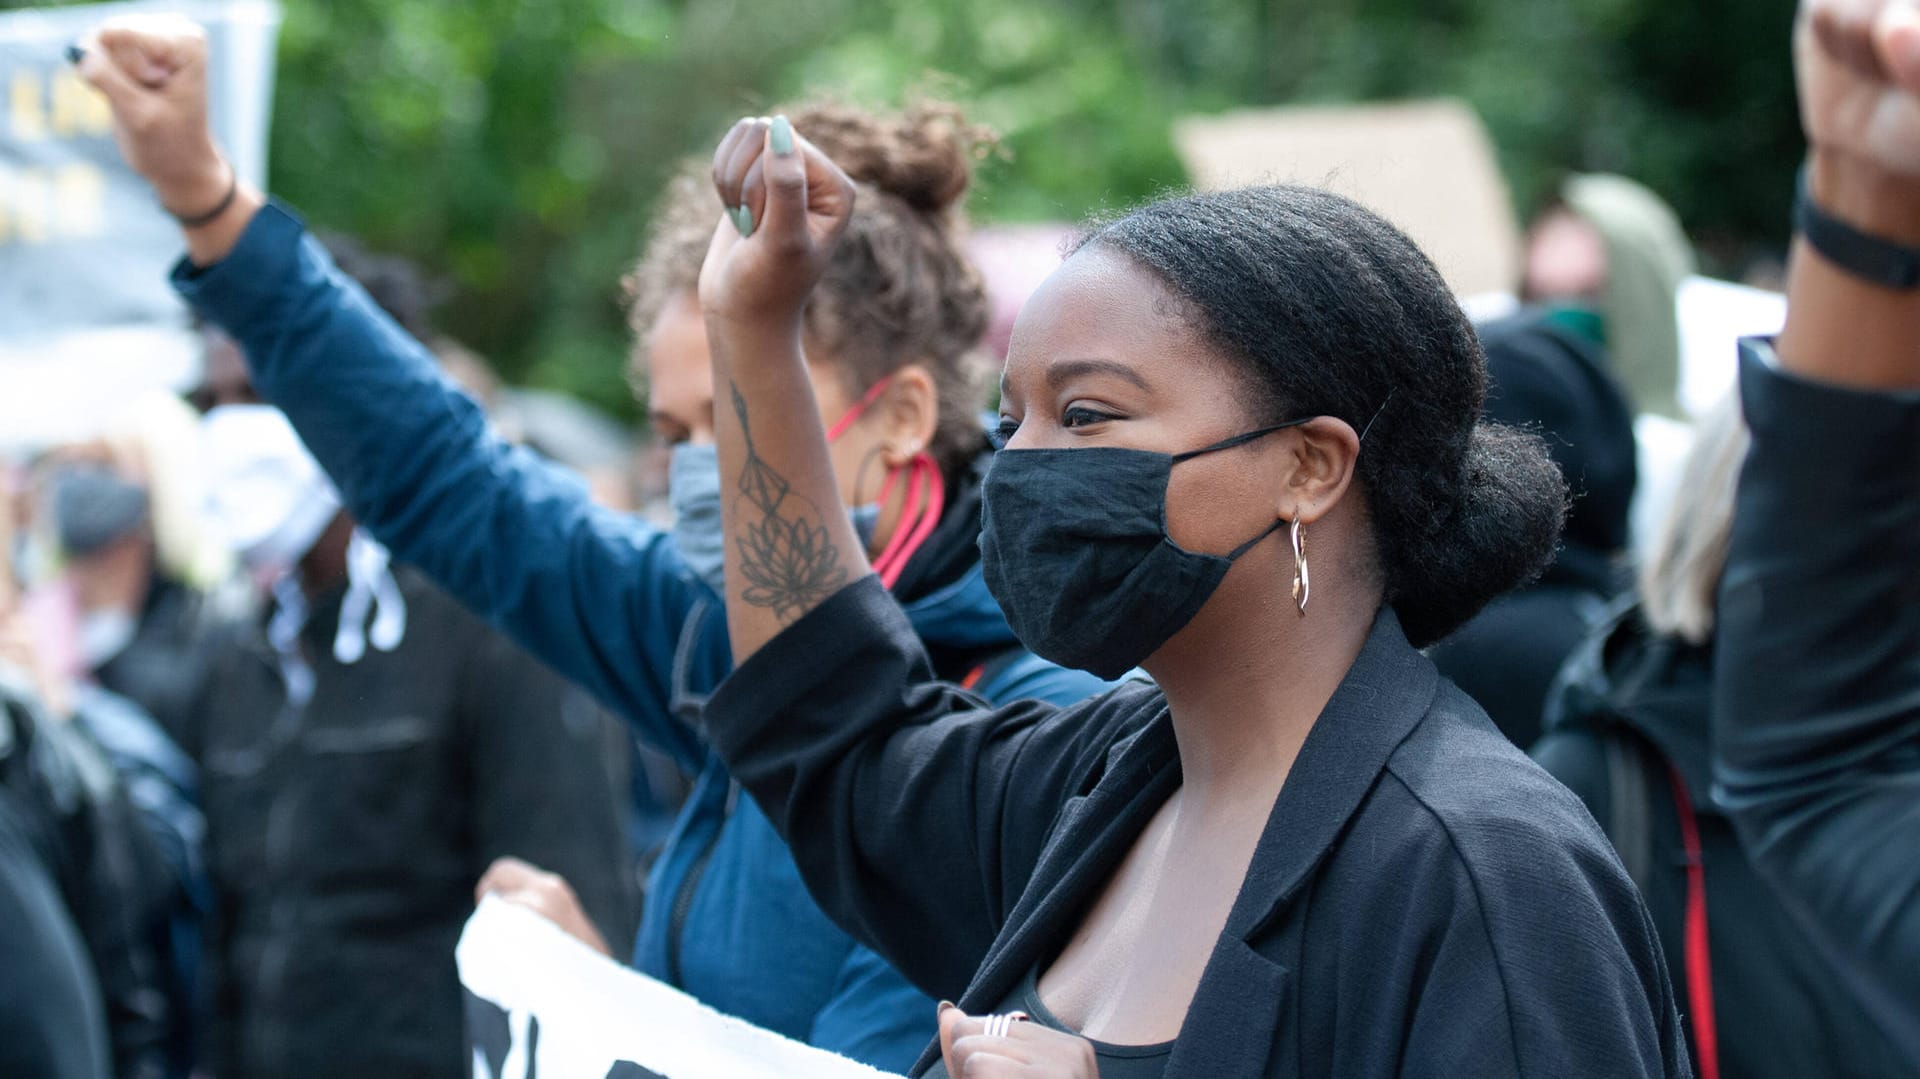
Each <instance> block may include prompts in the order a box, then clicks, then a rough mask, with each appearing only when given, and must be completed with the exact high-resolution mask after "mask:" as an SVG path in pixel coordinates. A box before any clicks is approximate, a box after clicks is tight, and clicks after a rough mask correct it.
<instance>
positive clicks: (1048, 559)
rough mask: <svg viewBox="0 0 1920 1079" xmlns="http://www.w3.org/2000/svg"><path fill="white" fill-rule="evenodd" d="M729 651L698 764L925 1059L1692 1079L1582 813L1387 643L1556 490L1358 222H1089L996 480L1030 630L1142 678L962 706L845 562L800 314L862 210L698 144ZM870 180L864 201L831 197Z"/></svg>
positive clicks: (1410, 657)
mask: <svg viewBox="0 0 1920 1079" xmlns="http://www.w3.org/2000/svg"><path fill="white" fill-rule="evenodd" d="M714 175H715V180H716V184H717V187H718V189H719V192H720V196H721V200H722V202H723V203H724V204H725V205H726V206H727V207H728V208H729V209H732V208H736V207H742V206H744V207H746V208H747V210H749V211H750V212H751V214H752V220H753V221H754V222H755V223H756V226H757V227H756V228H755V229H754V230H753V232H752V235H751V236H750V237H748V238H745V239H742V238H741V236H740V234H739V233H738V232H736V231H734V229H733V227H732V226H731V225H728V226H726V227H724V228H721V229H719V230H717V231H716V232H715V236H714V241H713V246H712V249H711V251H710V253H709V256H708V259H707V263H706V267H705V269H704V271H703V274H702V280H701V286H700V296H701V300H702V303H703V305H704V307H705V311H706V317H707V324H708V330H709V337H710V339H711V342H712V345H713V360H714V386H715V389H716V397H717V398H718V399H719V400H720V401H721V402H722V404H721V407H720V408H719V409H717V412H718V417H717V418H718V424H717V438H718V444H719V457H720V469H721V478H722V485H723V488H724V489H725V490H727V491H729V492H730V493H731V497H730V498H728V499H727V501H726V502H725V503H724V504H723V511H724V515H725V520H726V531H727V534H728V537H729V544H728V547H727V557H728V559H729V562H728V571H727V585H728V589H729V592H730V594H729V595H728V597H727V605H726V606H727V617H728V625H729V632H730V635H731V638H732V643H733V651H734V655H735V656H736V657H739V659H740V661H741V662H740V666H739V667H738V669H737V670H736V672H735V674H734V675H733V676H732V678H731V679H730V680H729V681H728V682H726V683H725V684H723V685H722V687H721V688H720V690H719V691H718V692H717V693H716V694H715V696H714V698H713V700H712V701H711V702H710V704H709V707H708V709H707V711H706V714H705V718H706V726H707V729H708V730H709V731H710V732H711V734H712V735H713V737H714V739H715V741H716V744H717V746H718V748H719V751H720V752H721V754H722V755H723V756H724V757H726V758H727V759H728V760H729V761H730V763H731V764H732V766H733V768H734V772H735V775H737V776H738V777H740V779H741V780H742V782H743V783H744V784H745V785H746V786H747V788H748V789H749V790H750V791H751V792H752V793H753V795H754V796H755V797H756V798H758V799H759V800H760V802H761V804H762V805H763V807H764V808H765V810H766V812H767V814H768V816H769V817H770V818H771V819H772V820H773V822H774V823H775V825H776V826H777V827H779V828H780V829H781V830H782V831H783V832H784V833H785V834H786V835H787V836H788V837H789V840H790V842H791V844H792V847H793V850H794V853H795V855H796V857H797V859H798V861H799V864H800V866H801V869H802V872H803V873H804V874H805V875H806V876H807V879H808V882H809V884H810V885H811V887H812V888H813V890H814V892H815V893H816V895H817V896H818V897H819V898H820V899H821V901H822V903H823V904H824V905H825V906H826V908H827V909H828V910H829V911H831V912H833V913H834V914H835V915H836V916H837V918H838V919H839V920H840V921H841V922H842V923H843V924H845V925H847V926H848V927H849V928H851V929H852V930H853V931H854V932H855V933H856V934H857V935H859V936H860V937H862V938H863V939H865V940H867V941H869V942H871V943H872V944H873V945H874V946H875V947H876V948H877V949H878V950H879V951H880V952H881V953H882V954H884V955H886V956H888V957H889V958H890V959H892V960H893V961H894V962H895V963H896V964H898V965H899V966H900V967H901V969H903V970H905V971H907V972H908V973H909V975H910V976H911V977H913V978H915V979H916V980H917V981H918V982H920V984H923V985H927V986H932V987H938V988H941V989H943V990H946V991H949V992H951V993H953V994H957V995H958V999H959V1001H960V1006H959V1007H957V1008H943V1009H942V1017H941V1036H940V1040H939V1043H938V1044H937V1045H935V1046H930V1047H929V1049H928V1051H927V1053H926V1054H924V1055H923V1056H922V1058H921V1061H920V1063H919V1065H918V1066H917V1067H916V1069H915V1071H914V1072H913V1074H915V1075H936V1076H937V1075H948V1074H950V1075H954V1076H959V1075H962V1074H965V1075H1022V1076H1043V1075H1044V1076H1093V1075H1099V1076H1105V1077H1107V1079H1113V1077H1115V1076H1195V1077H1201V1076H1204V1077H1207V1079H1222V1077H1234V1076H1254V1075H1289V1076H1291V1075H1341V1076H1375V1075H1446V1076H1458V1075H1473V1076H1502V1075H1516V1076H1517V1075H1529V1076H1544V1075H1606V1076H1653V1075H1660V1076H1667V1075H1685V1074H1686V1073H1687V1064H1686V1054H1685V1048H1684V1046H1683V1044H1682V1038H1681V1031H1680V1027H1679V1024H1678V1019H1677V1016H1676V1012H1675V1008H1674V1001H1673V997H1672V993H1671V990H1670V988H1669V986H1668V983H1667V978H1666V974H1665V971H1664V967H1663V965H1662V962H1661V957H1660V950H1659V945H1658V942H1657V940H1656V939H1655V936H1654V933H1653V930H1652V927H1651V925H1650V923H1649V920H1648V918H1647V915H1646V911H1645V908H1644V907H1643V906H1642V904H1641V902H1640V900H1639V897H1638V895H1637V893H1636V892H1635V890H1634V887H1633V885H1632V883H1631V882H1630V881H1629V880H1628V878H1627V877H1626V875H1625V874H1624V873H1623V872H1622V871H1621V869H1620V867H1619V864H1618V862H1617V861H1616V860H1615V859H1614V856H1613V854H1612V853H1611V851H1610V850H1609V848H1608V846H1607V843H1606V840H1605V839H1604V837H1603V836H1602V835H1601V833H1600V831H1599V829H1598V828H1597V827H1596V826H1595V825H1594V823H1593V821H1592V819H1591V818H1590V817H1589V816H1588V815H1587V813H1586V812H1585V811H1584V810H1583V809H1582V808H1581V807H1580V805H1579V803H1578V802H1577V801H1576V800H1575V799H1574V798H1573V797H1572V795H1570V794H1569V793H1568V792H1567V791H1566V790H1565V789H1564V788H1562V787H1560V786H1559V785H1558V784H1556V783H1554V782H1553V781H1552V780H1551V779H1549V778H1548V777H1547V776H1546V775H1545V774H1544V773H1542V772H1541V771H1540V770H1539V769H1538V768H1537V767H1535V766H1534V765H1533V764H1531V763H1530V762H1529V761H1527V760H1526V758H1525V757H1524V756H1522V755H1521V753H1520V752H1519V751H1518V750H1516V749H1514V748H1513V747H1512V746H1510V745H1509V744H1507V742H1506V740H1505V739H1503V738H1502V737H1501V736H1500V734H1499V732H1497V731H1496V730H1495V729H1494V728H1493V726H1492V725H1491V724H1490V723H1489V722H1488V721H1487V719H1486V717H1485V715H1484V714H1483V713H1482V712H1481V711H1480V709H1479V708H1478V707H1477V706H1475V705H1474V704H1473V702H1472V701H1470V700H1469V699H1467V698H1466V697H1465V696H1464V695H1463V694H1461V693H1460V692H1459V691H1458V690H1456V689H1454V688H1453V687H1452V686H1451V685H1450V684H1448V683H1446V682H1444V681H1443V680H1442V679H1440V677H1439V676H1438V675H1437V674H1436V673H1435V672H1434V670H1433V667H1432V665H1431V664H1429V663H1428V661H1427V660H1426V659H1424V658H1423V657H1422V656H1421V655H1420V654H1419V652H1418V651H1416V647H1417V646H1419V645H1423V644H1425V643H1428V642H1430V641H1432V640H1434V639H1436V638H1437V637H1439V636H1441V635H1442V634H1444V633H1446V632H1447V631H1448V630H1449V629H1451V628H1452V627H1454V626H1456V625H1458V624H1459V623H1460V622H1461V621H1462V620H1464V619H1465V618H1467V617H1468V616H1469V615H1471V614H1472V613H1473V612H1474V611H1475V610H1476V609H1477V608H1478V607H1479V606H1480V605H1481V604H1482V603H1484V602H1485V601H1486V600H1487V599H1488V598H1489V597H1491V596H1493V595H1495V594H1497V593H1498V592H1500V591H1502V590H1504V589H1506V588H1509V587H1512V586H1513V585H1515V584H1517V583H1519V582H1521V581H1523V580H1525V579H1526V578H1528V577H1529V576H1530V575H1532V574H1534V573H1536V572H1538V571H1539V569H1540V568H1541V567H1542V566H1543V565H1544V564H1545V563H1546V562H1547V560H1548V559H1549V557H1550V555H1551V552H1552V550H1553V545H1554V539H1555V535H1556V533H1557V531H1558V527H1559V522H1560V517H1561V514H1562V510H1563V504H1564V487H1563V485H1562V483H1561V482H1560V479H1559V477H1558V474H1557V473H1556V471H1555V470H1554V469H1553V467H1552V465H1551V464H1550V463H1549V461H1548V459H1547V457H1546V455H1545V453H1544V451H1543V450H1542V448H1541V447H1540V446H1539V445H1538V444H1537V443H1536V442H1535V441H1534V440H1532V439H1531V438H1528V437H1526V436H1522V435H1520V434H1518V433H1516V432H1514V431H1511V430H1506V429H1502V428H1498V427H1494V426H1489V425H1484V424H1480V423H1478V422H1477V418H1478V416H1479V414H1480V406H1481V398H1482V396H1483V393H1484V386H1485V364H1484V360H1483V358H1482V355H1481V352H1480V347H1479V345H1478V342H1477V340H1476V339H1475V337H1474V334H1473V331H1472V330H1471V329H1470V328H1469V326H1468V324H1467V321H1466V319H1465V318H1464V317H1463V316H1462V314H1461V313H1460V311H1459V309H1458V307H1457V306H1456V304H1455V303H1454V301H1453V299H1452V297H1451V296H1450V294H1449V293H1448V291H1447V289H1446V287H1445V285H1444V284H1443V283H1442V281H1441V279H1440V277H1439V275H1438V274H1437V273H1436V272H1435V270H1434V268H1433V267H1432V265H1431V264H1430V263H1429V262H1428V261H1427V260H1426V258H1425V257H1423V256H1422V255H1421V253H1420V252H1419V251H1418V249H1416V248H1415V247H1414V246H1413V244H1412V243H1411V242H1409V241H1408V240H1407V239H1406V238H1405V237H1404V236H1402V235H1401V234H1400V233H1398V232H1397V231H1395V230H1394V229H1393V228H1392V227H1391V226H1389V225H1387V224H1386V223H1384V222H1382V221H1381V220H1379V219H1378V218H1377V217H1375V216H1374V215H1372V214H1370V213H1368V212H1367V211H1365V210H1363V209H1361V208H1360V207H1358V206H1356V205H1354V204H1352V203H1350V202H1348V201H1346V200H1344V199H1341V198H1339V197H1337V196H1333V195H1329V194H1326V193H1323V192H1318V191H1313V190H1309V189H1304V188H1292V187H1266V188H1255V189H1249V190H1244V191H1236V192H1230V193H1226V194H1218V195H1205V196H1196V197H1190V198H1183V199H1176V200H1170V201H1166V202H1160V203H1156V204H1153V205H1149V206H1146V207H1144V208H1141V209H1139V210H1136V211H1134V212H1133V213H1131V214H1129V215H1127V216H1126V217H1123V218H1121V219H1119V220H1117V221H1115V222H1113V223H1111V224H1108V225H1105V226H1104V227H1101V228H1099V229H1097V230H1096V231H1094V232H1093V233H1092V234H1091V235H1090V236H1089V237H1088V238H1087V239H1086V240H1085V241H1084V242H1083V243H1082V244H1081V246H1080V247H1079V249H1078V250H1077V251H1076V252H1075V253H1074V254H1072V255H1071V256H1070V257H1069V258H1068V259H1067V260H1066V262H1065V263H1064V264H1063V265H1062V266H1061V268H1060V269H1059V270H1058V271H1056V272H1055V273H1054V275H1053V276H1052V277H1051V278H1050V279H1049V280H1048V282H1047V283H1046V284H1045V285H1044V286H1043V287H1042V288H1041V290H1040V291H1039V292H1038V293H1037V294H1036V295H1035V296H1034V298H1033V299H1032V300H1031V301H1030V302H1029V303H1028V305H1027V307H1026V310H1025V311H1024V312H1022V314H1021V316H1020V321H1019V323H1018V325H1017V326H1016V328H1015V331H1014V336H1013V345H1012V352H1011V355H1010V357H1009V359H1008V364H1007V369H1006V373H1005V378H1004V381H1003V391H1004V392H1003V399H1002V404H1001V416H1002V424H1001V429H1002V434H1003V435H1004V436H1005V438H1006V440H1007V448H1006V449H1005V450H1003V451H1002V452H1001V453H1000V454H999V455H997V457H996V459H995V463H994V465H993V468H992V471H991V472H990V473H989V475H988V478H987V481H986V485H985V492H984V501H985V506H984V514H983V519H982V521H983V526H982V527H983V531H982V535H981V550H982V554H983V556H984V559H985V566H986V574H987V580H988V583H989V584H990V586H991V587H992V588H993V591H994V594H995V596H996V598H997V599H998V600H999V601H1000V603H1001V605H1002V608H1003V609H1004V610H1005V611H1006V612H1007V615H1008V618H1009V620H1010V621H1011V622H1012V624H1013V627H1014V629H1015V631H1016V632H1017V633H1018V634H1019V635H1020V637H1021V639H1022V640H1023V641H1024V642H1025V643H1026V644H1027V645H1028V646H1029V647H1031V648H1033V649H1034V650H1035V651H1036V652H1038V653H1039V654H1040V655H1042V656H1045V657H1047V658H1050V659H1053V660H1055V661H1057V662H1060V663H1063V664H1067V665H1070V666H1078V667H1083V668H1085V669H1088V670H1091V671H1094V672H1095V673H1105V674H1112V673H1114V672H1118V671H1121V670H1125V669H1126V668H1128V667H1131V666H1133V665H1135V664H1138V665H1140V666H1142V667H1144V668H1145V669H1146V670H1147V672H1148V673H1150V674H1152V675H1153V676H1154V678H1155V679H1156V681H1157V682H1158V685H1157V686H1147V685H1142V684H1134V685H1128V686H1124V687H1122V688H1120V689H1116V690H1114V691H1112V692H1110V693H1108V694H1107V695H1105V696H1103V697H1100V698H1096V699H1095V700H1093V701H1090V702H1087V703H1085V704H1081V705H1076V706H1071V707H1068V708H1064V709H1062V708H1055V707H1049V706H1045V705H1040V704H1034V703H1026V704H1019V705H1013V706H1008V707H1002V708H998V709H991V708H988V707H986V706H984V705H983V704H981V703H980V702H979V701H978V700H976V699H974V698H972V697H970V696H968V695H967V694H965V693H962V692H958V691H956V690H954V689H952V688H950V687H946V686H942V685H940V684H938V683H935V682H933V681H932V676H931V674H930V671H929V668H928V665H927V662H926V660H925V658H924V657H923V656H922V654H921V651H920V648H919V645H918V644H917V643H916V642H915V640H914V638H913V634H912V631H911V628H910V627H909V625H908V624H907V623H906V622H905V621H904V620H903V619H902V617H901V615H900V612H899V610H898V608H897V607H896V606H895V604H894V603H893V601H892V600H891V599H890V598H889V597H888V596H887V594H886V592H885V591H884V590H883V589H882V588H881V587H880V586H879V585H878V583H876V582H875V580H874V579H873V578H872V577H870V576H869V575H868V568H867V566H866V563H865V560H864V558H863V556H862V554H861V548H860V544H859V542H858V538H857V536H856V535H855V534H854V532H853V529H852V527H851V525H849V524H848V522H847V521H846V519H845V516H844V515H843V514H839V513H836V512H834V511H833V508H832V507H833V506H834V488H833V480H832V470H831V468H830V465H829V458H828V454H827V450H826V442H825V438H824V434H823V431H822V429H821V425H820V422H819V417H818V413H817V411H816V410H815V409H814V408H812V407H810V406H809V404H808V403H807V402H808V396H807V395H808V386H807V380H806V374H805V367H804V362H803V356H802V344H803V334H802V324H801V320H800V312H801V310H802V309H803V307H804V304H805V302H806V297H807V295H808V293H809V291H810V289H811V288H812V286H813V282H814V281H815V280H816V279H817V278H818V276H819V274H820V272H821V269H822V267H824V266H825V265H826V263H827V260H828V257H829V255H830V253H831V252H832V250H833V249H834V244H835V241H836V239H837V237H838V235H839V233H840V231H841V230H842V229H843V228H844V227H845V225H846V223H847V221H848V219H849V217H850V216H851V215H852V214H855V213H857V212H858V211H857V210H856V209H855V207H854V205H853V203H854V191H853V188H852V186H851V185H850V184H849V182H848V181H847V180H846V178H845V176H844V175H842V174H841V173H840V171H839V170H838V169H837V168H836V167H835V166H834V164H833V163H832V162H831V161H830V160H828V159H827V158H826V157H825V156H823V155H821V154H820V153H819V152H818V151H817V150H816V149H814V148H813V147H812V146H811V145H810V144H808V143H807V142H806V141H805V140H804V139H803V138H801V137H800V136H799V135H797V134H796V133H795V132H794V130H793V128H792V126H791V125H790V124H788V123H787V122H786V121H785V120H783V119H781V118H778V117H776V118H774V119H773V120H772V121H764V120H743V121H742V122H741V123H740V124H738V125H736V126H735V128H734V129H733V130H732V132H730V133H729V134H728V136H727V137H726V139H725V140H724V141H723V142H722V144H721V145H720V147H719V149H718V151H717V152H716V155H715V158H714ZM863 197H864V196H863Z"/></svg>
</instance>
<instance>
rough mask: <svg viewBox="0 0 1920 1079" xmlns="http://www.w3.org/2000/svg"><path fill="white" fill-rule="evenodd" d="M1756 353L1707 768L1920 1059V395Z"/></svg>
mask: <svg viewBox="0 0 1920 1079" xmlns="http://www.w3.org/2000/svg"><path fill="white" fill-rule="evenodd" d="M1759 350H1760V346H1750V347H1749V348H1748V354H1747V355H1746V356H1745V357H1743V359H1742V369H1741V373H1740V379H1741V393H1742V399H1743V402H1744V404H1745V407H1746V415H1747V422H1748V424H1749V425H1750V426H1751V427H1752V429H1753V450H1752V452H1751V455H1750V456H1749V457H1748V459H1747V464H1746V469H1745V471H1744V472H1743V473H1742V475H1741V477H1740V488H1739V495H1738V501H1737V503H1736V508H1735V517H1734V524H1733V535H1732V540H1731V545H1730V548H1729V551H1728V555H1727V568H1726V573H1725V576H1724V578H1723V579H1722V583H1721V594H1720V625H1719V631H1718V640H1717V642H1716V646H1715V672H1714V680H1715V693H1714V697H1715V703H1714V720H1713V722H1714V740H1715V746H1714V753H1715V758H1714V775H1715V783H1716V793H1717V795H1718V797H1719V799H1720V801H1721V802H1722V804H1723V805H1724V806H1725V808H1726V809H1727V810H1728V812H1729V813H1730V814H1731V815H1732V817H1733V819H1734V822H1735V824H1736V826H1737V827H1738V828H1739V829H1740V833H1741V837H1742V839H1743V840H1744V841H1745V843H1746V845H1747V849H1748V851H1749V853H1750V854H1751V856H1752V857H1753V859H1754V862H1755V864H1756V865H1757V866H1758V867H1759V869H1760V871H1761V872H1762V873H1763V874H1765V875H1766V876H1767V877H1768V878H1769V879H1770V880H1772V881H1773V883H1774V884H1775V885H1776V886H1777V887H1778V888H1779V890H1780V892H1781V893H1782V895H1783V896H1784V897H1785V898H1786V900H1787V902H1788V905H1789V907H1791V908H1793V909H1795V911H1796V913H1797V914H1799V915H1801V916H1802V917H1803V919H1804V920H1805V921H1807V922H1808V924H1809V925H1810V926H1811V928H1812V929H1813V931H1814V933H1815V937H1816V939H1820V940H1822V941H1823V943H1824V945H1825V946H1826V947H1827V948H1828V949H1829V950H1830V951H1831V952H1833V953H1834V959H1835V966H1836V969H1838V970H1840V971H1841V972H1843V973H1845V974H1847V975H1848V976H1850V977H1852V978H1854V979H1855V980H1856V983H1857V985H1856V988H1857V992H1856V995H1857V996H1858V997H1859V998H1860V1002H1861V1005H1862V1007H1864V1008H1866V1009H1867V1010H1869V1011H1870V1012H1872V1013H1874V1014H1875V1015H1877V1016H1878V1017H1879V1018H1880V1020H1881V1025H1882V1026H1884V1027H1886V1028H1888V1030H1889V1032H1890V1033H1892V1034H1893V1035H1894V1036H1895V1037H1896V1038H1898V1039H1899V1040H1900V1041H1901V1043H1902V1044H1903V1045H1904V1046H1905V1047H1907V1048H1908V1050H1909V1051H1910V1052H1912V1053H1914V1054H1916V1056H1917V1057H1920V1012H1916V1010H1915V1009H1914V1002H1915V1001H1920V963H1916V962H1915V961H1914V957H1915V956H1920V902H1916V901H1915V899H1916V897H1920V394H1914V393H1908V394H1895V393H1865V392H1860V391H1855V390H1849V389H1843V388H1840V387H1835V386H1829V385H1824V384H1820V383H1816V382H1812V381H1809V380H1806V379H1801V378H1796V377H1794V376H1793V375H1791V374H1788V373H1785V372H1780V371H1775V370H1772V369H1770V368H1769V367H1768V366H1767V365H1766V364H1765V363H1764V362H1763V360H1762V359H1761V358H1760V355H1759Z"/></svg>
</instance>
